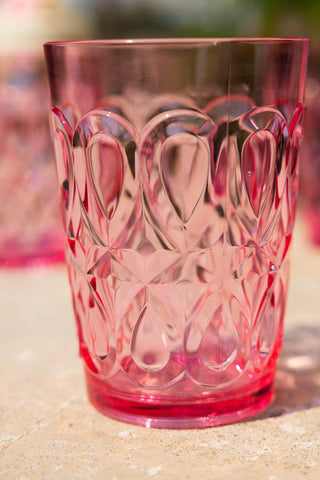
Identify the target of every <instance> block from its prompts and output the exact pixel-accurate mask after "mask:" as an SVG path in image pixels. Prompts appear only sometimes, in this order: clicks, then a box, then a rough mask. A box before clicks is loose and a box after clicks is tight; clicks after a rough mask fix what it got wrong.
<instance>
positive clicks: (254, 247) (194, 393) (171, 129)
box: [51, 96, 303, 425]
mask: <svg viewBox="0 0 320 480" xmlns="http://www.w3.org/2000/svg"><path fill="white" fill-rule="evenodd" d="M283 108H284V106H282V105H279V106H278V107H277V108H275V107H268V108H266V107H265V108H262V107H255V106H254V105H253V103H252V101H251V100H250V99H249V98H245V97H240V96H239V97H237V96H234V97H233V98H231V99H230V98H228V102H226V98H225V97H221V98H219V99H216V100H214V101H213V102H211V103H210V104H209V105H208V106H207V107H206V108H205V109H203V110H202V111H199V110H198V109H195V108H192V107H190V106H189V105H188V106H187V105H183V104H182V103H181V102H180V103H179V105H178V106H174V108H172V109H170V108H167V109H166V106H165V102H164V107H163V108H162V111H161V109H160V110H158V111H157V113H155V114H154V115H152V116H151V117H149V118H148V119H145V121H144V127H143V128H142V129H141V130H140V129H137V128H136V127H134V125H133V124H132V123H131V122H130V121H129V120H128V119H127V118H128V117H127V115H126V113H125V112H124V111H121V109H118V110H117V111H116V110H115V109H112V108H108V106H105V107H103V108H99V109H96V110H93V111H91V112H90V113H88V114H87V115H86V116H85V117H84V118H82V119H81V121H79V122H78V123H77V124H76V125H75V127H74V128H71V126H70V125H69V123H68V122H67V120H66V118H65V116H64V113H63V112H61V111H59V110H58V109H57V108H55V109H53V113H52V115H51V119H52V124H53V125H54V136H55V145H56V155H57V161H58V172H59V181H60V185H61V192H62V195H61V197H62V199H63V209H64V216H65V225H66V231H67V259H68V263H69V266H70V281H71V285H72V292H73V299H74V308H75V313H76V318H77V325H78V331H79V338H80V350H81V354H82V356H83V358H84V360H85V362H86V365H87V375H88V378H89V385H90V384H91V391H90V387H89V395H91V400H92V401H93V402H94V403H96V404H97V405H98V408H99V407H100V408H102V407H101V404H102V403H103V402H104V403H105V404H106V405H107V406H106V408H108V406H109V408H111V409H112V408H114V409H117V408H118V409H120V408H121V407H123V408H126V409H127V411H128V412H129V411H130V405H133V403H135V404H137V405H139V404H140V408H141V409H142V408H143V406H142V405H143V402H144V401H145V399H146V395H149V399H148V408H149V411H148V414H145V413H144V414H145V415H146V416H148V415H149V416H150V417H152V412H151V410H152V408H154V409H157V408H158V409H159V406H160V405H162V406H163V408H165V409H166V413H165V414H162V415H164V416H166V417H170V416H172V417H174V416H176V412H175V411H174V408H175V407H174V406H175V405H176V406H177V408H180V409H182V410H183V409H185V413H184V414H183V415H184V416H186V417H187V416H190V417H191V416H192V415H191V413H190V412H191V410H192V407H191V406H190V409H189V410H188V407H187V406H186V405H191V404H193V408H198V409H200V408H202V411H203V412H206V410H205V407H203V405H207V407H208V412H209V411H210V412H211V413H210V415H212V410H213V405H214V404H215V403H216V404H217V409H218V410H219V412H220V414H223V412H224V409H225V411H227V410H228V405H229V404H231V403H232V402H233V404H234V405H235V402H237V401H236V400H235V399H234V397H239V396H240V395H243V396H244V397H245V395H247V396H248V395H250V394H251V395H252V396H254V395H259V392H261V391H263V390H264V389H266V388H268V387H269V385H270V383H271V382H272V379H273V375H274V369H275V363H276V359H277V356H278V354H279V349H280V347H281V338H282V323H283V316H284V310H285V302H286V291H287V276H288V258H287V252H288V248H289V245H290V240H291V234H292V225H293V221H294V215H295V208H296V194H297V177H298V172H297V161H296V158H297V150H298V145H299V139H300V136H301V117H302V113H303V108H302V106H300V105H298V106H297V108H296V110H295V112H294V114H293V115H292V117H291V121H290V122H288V121H287V120H286V119H285V116H284V114H283V113H281V112H283ZM159 112H160V113H159ZM102 397H104V398H103V400H102V399H101V398H102ZM222 397H223V398H222ZM99 398H100V399H99ZM139 402H140V403H139ZM117 406H118V407H117ZM169 406H170V407H169ZM229 406H230V405H229ZM170 408H171V410H170ZM240 408H241V405H240V404H239V409H240ZM203 409H204V410H203ZM109 414H110V412H109ZM158 414H159V412H158ZM128 416H130V413H128ZM168 425H169V423H168Z"/></svg>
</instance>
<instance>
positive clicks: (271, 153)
mask: <svg viewBox="0 0 320 480" xmlns="http://www.w3.org/2000/svg"><path fill="white" fill-rule="evenodd" d="M276 151H277V145H276V141H275V138H274V136H273V135H272V133H270V132H269V131H268V130H258V131H257V132H255V133H253V134H252V135H250V137H249V138H248V139H247V140H246V142H245V144H244V146H243V149H242V175H243V179H244V182H245V186H246V189H247V194H248V198H249V201H250V204H251V207H252V209H253V211H254V214H255V215H256V216H259V214H260V213H261V211H262V208H263V206H264V203H265V201H266V198H267V196H271V197H272V195H273V192H272V189H271V187H272V183H273V180H274V174H275V171H274V167H275V161H276Z"/></svg>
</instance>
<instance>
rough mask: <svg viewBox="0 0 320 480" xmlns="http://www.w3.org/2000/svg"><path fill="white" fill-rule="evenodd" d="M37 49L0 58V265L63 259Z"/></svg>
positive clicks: (41, 63) (41, 66)
mask: <svg viewBox="0 0 320 480" xmlns="http://www.w3.org/2000/svg"><path fill="white" fill-rule="evenodd" d="M47 90H48V89H47V81H46V78H45V65H44V61H43V58H42V56H41V52H40V53H37V52H25V51H22V52H21V53H20V52H15V53H6V54H5V53H2V54H1V61H0V140H1V152H0V266H23V265H29V264H31V263H32V264H33V263H43V262H52V261H56V260H62V259H63V257H64V254H63V249H64V234H63V228H62V225H61V218H60V217H61V214H60V211H59V204H58V187H57V175H56V167H55V163H54V158H53V151H52V145H51V141H50V132H49V126H48V118H47V116H48V115H47V108H48V105H49V99H48V91H47Z"/></svg>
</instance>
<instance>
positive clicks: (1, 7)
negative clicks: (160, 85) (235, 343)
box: [0, 0, 320, 266]
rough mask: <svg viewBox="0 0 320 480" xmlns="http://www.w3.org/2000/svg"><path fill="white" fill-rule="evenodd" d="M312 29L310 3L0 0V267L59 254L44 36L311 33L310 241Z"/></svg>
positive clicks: (318, 202)
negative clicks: (43, 47)
mask: <svg viewBox="0 0 320 480" xmlns="http://www.w3.org/2000/svg"><path fill="white" fill-rule="evenodd" d="M319 27H320V2H319V0H304V1H301V0H259V1H257V0H197V1H195V0H192V1H191V0H0V139H1V150H0V265H2V266H22V265H30V264H33V263H39V262H40V263H41V262H42V263H46V262H53V261H60V260H63V233H62V229H61V221H60V213H59V211H58V210H59V208H58V204H59V202H58V199H57V195H58V194H57V192H56V173H55V165H54V160H53V155H52V145H51V141H50V134H49V129H48V120H47V111H48V110H49V99H48V90H47V82H46V72H45V66H44V59H43V51H42V44H43V43H44V42H45V41H52V40H70V39H89V38H91V39H94V38H128V37H131V38H136V37H191V36H199V37H201V36H210V37H228V36H229V37H230V36H232V37H234V36H242V37H243V36H247V37H251V36H281V37H284V36H295V37H296V36H307V37H309V38H311V41H312V43H311V45H312V47H311V58H310V67H309V76H308V85H307V94H306V97H307V103H308V104H309V110H310V115H309V120H308V121H309V123H310V128H308V138H307V140H308V141H307V142H305V145H306V147H305V148H304V150H303V161H304V168H303V175H302V177H303V178H302V182H301V185H302V197H303V198H304V199H305V204H306V205H309V209H308V212H309V217H310V221H309V225H311V230H312V232H313V233H312V238H313V240H314V241H315V242H316V243H319V244H320V227H318V225H320V160H319V159H320V142H319V140H318V127H319V125H320V114H319V111H320V100H319V99H320V83H319V79H320V68H319V61H318V58H319V55H318V52H319V51H320V49H319V47H318V44H319V43H320V42H319V39H320V33H319V31H320V28H319ZM319 128H320V127H319ZM311 183H312V185H313V187H312V188H311ZM304 185H307V188H305V187H304ZM303 191H305V193H303ZM315 227H316V228H317V229H319V231H317V232H315V231H314V230H315Z"/></svg>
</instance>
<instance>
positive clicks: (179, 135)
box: [140, 109, 214, 247]
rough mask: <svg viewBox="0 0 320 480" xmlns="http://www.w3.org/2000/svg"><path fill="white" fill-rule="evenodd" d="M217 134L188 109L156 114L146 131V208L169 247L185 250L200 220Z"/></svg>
mask: <svg viewBox="0 0 320 480" xmlns="http://www.w3.org/2000/svg"><path fill="white" fill-rule="evenodd" d="M213 130H214V125H213V124H212V122H211V120H210V119H209V118H208V117H206V116H205V115H203V114H201V113H199V112H197V111H193V110H187V109H185V110H170V111H169V112H166V113H163V114H160V115H157V116H156V117H155V118H153V119H152V120H151V121H150V122H149V123H148V124H147V126H146V127H145V129H144V131H143V132H142V139H141V147H140V155H141V162H142V165H143V170H142V174H143V179H144V187H145V199H146V206H147V209H148V212H149V213H150V215H151V218H152V221H153V222H154V223H155V224H156V226H157V228H159V229H160V231H162V232H165V233H164V237H165V238H166V237H167V240H168V241H167V243H168V246H169V245H172V244H173V245H175V246H176V247H178V246H183V245H185V236H187V237H188V228H189V225H190V224H191V223H192V222H193V221H196V217H197V216H199V215H201V202H202V200H203V199H204V195H205V192H206V189H207V185H208V174H209V168H210V155H211V153H210V140H209V138H210V135H211V134H212V131H213ZM206 219H207V217H206Z"/></svg>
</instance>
